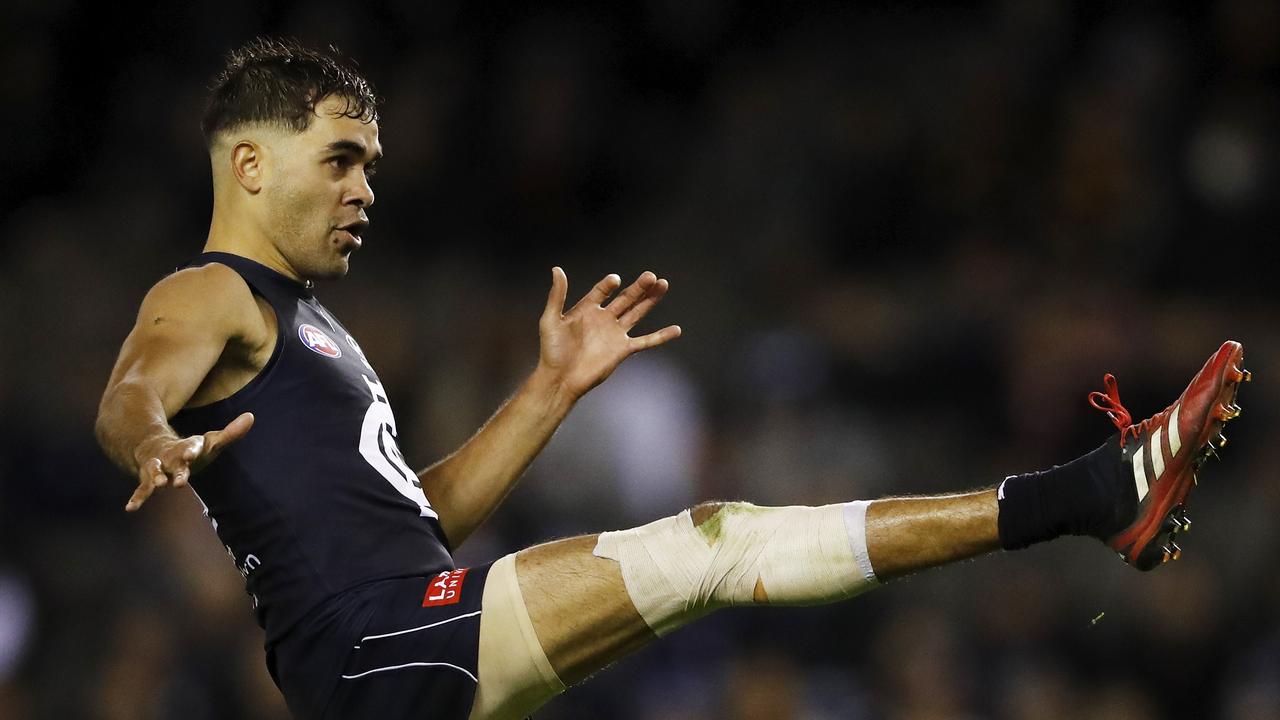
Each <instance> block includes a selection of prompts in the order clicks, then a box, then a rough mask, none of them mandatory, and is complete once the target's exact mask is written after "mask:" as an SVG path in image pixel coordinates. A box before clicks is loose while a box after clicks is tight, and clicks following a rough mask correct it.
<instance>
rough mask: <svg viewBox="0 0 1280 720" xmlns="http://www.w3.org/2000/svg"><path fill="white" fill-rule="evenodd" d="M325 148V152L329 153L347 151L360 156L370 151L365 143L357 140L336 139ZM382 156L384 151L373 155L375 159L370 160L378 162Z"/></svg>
mask: <svg viewBox="0 0 1280 720" xmlns="http://www.w3.org/2000/svg"><path fill="white" fill-rule="evenodd" d="M324 149H325V152H327V153H332V152H346V153H351V154H352V155H357V156H359V157H364V155H365V153H366V152H368V149H367V148H365V146H364V143H360V142H356V141H355V140H334V141H333V142H331V143H329V144H328V145H326V146H325V148H324ZM381 157H382V153H378V154H376V155H374V156H373V159H372V160H370V162H377V161H378V159H379V158H381Z"/></svg>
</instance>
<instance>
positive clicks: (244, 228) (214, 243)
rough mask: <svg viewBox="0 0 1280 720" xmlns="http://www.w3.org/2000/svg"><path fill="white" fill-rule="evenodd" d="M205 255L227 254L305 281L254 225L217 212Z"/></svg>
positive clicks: (206, 240)
mask: <svg viewBox="0 0 1280 720" xmlns="http://www.w3.org/2000/svg"><path fill="white" fill-rule="evenodd" d="M204 252H224V253H230V254H232V255H239V256H241V257H245V258H249V259H250V260H253V261H254V262H256V263H259V264H261V265H265V266H267V267H269V268H271V269H272V270H275V271H276V272H278V273H280V274H281V275H284V276H285V277H288V278H292V279H294V280H297V281H298V282H303V280H304V278H303V277H302V276H300V275H299V274H298V272H297V271H296V270H294V269H293V267H292V266H291V265H290V264H289V261H288V260H286V259H285V257H284V255H282V254H281V253H280V250H279V249H277V248H276V246H275V244H273V243H272V242H271V241H270V240H268V239H267V238H266V237H264V236H262V235H261V234H260V233H258V232H255V231H254V230H253V223H250V222H243V221H236V220H231V219H228V218H226V217H224V216H223V215H222V214H220V213H218V212H217V209H216V208H215V210H214V214H213V220H212V221H211V222H210V223H209V236H208V237H207V238H206V239H205V243H204Z"/></svg>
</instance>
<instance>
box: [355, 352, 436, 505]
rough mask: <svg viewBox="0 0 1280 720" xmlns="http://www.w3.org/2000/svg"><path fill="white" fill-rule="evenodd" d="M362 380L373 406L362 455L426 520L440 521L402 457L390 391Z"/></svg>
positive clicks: (366, 420) (367, 416) (364, 427)
mask: <svg viewBox="0 0 1280 720" xmlns="http://www.w3.org/2000/svg"><path fill="white" fill-rule="evenodd" d="M361 377H364V381H365V384H367V385H368V386H369V392H370V393H372V395H373V402H372V403H370V404H369V409H368V410H367V411H365V414H364V425H362V426H361V428H360V455H361V456H363V457H364V459H365V462H367V463H369V464H370V465H372V466H373V469H374V470H377V471H378V474H379V475H381V476H382V477H384V478H386V479H387V482H389V483H391V487H393V488H395V489H396V490H397V491H398V492H399V493H400V494H401V495H403V496H405V497H407V498H409V499H410V500H412V501H413V503H414V504H416V505H417V506H418V509H419V510H420V511H421V514H422V517H430V518H438V517H439V516H438V515H436V511H435V510H432V509H431V503H429V502H427V496H426V495H424V494H423V492H422V483H421V482H419V481H418V475H417V473H415V472H413V471H412V470H410V469H409V466H408V465H406V464H405V462H404V456H403V455H401V454H400V446H398V445H397V444H396V417H395V415H394V414H392V412H391V403H389V402H388V401H387V392H386V390H384V389H383V388H382V383H380V382H378V381H377V380H370V379H369V378H368V376H363V375H362V376H361Z"/></svg>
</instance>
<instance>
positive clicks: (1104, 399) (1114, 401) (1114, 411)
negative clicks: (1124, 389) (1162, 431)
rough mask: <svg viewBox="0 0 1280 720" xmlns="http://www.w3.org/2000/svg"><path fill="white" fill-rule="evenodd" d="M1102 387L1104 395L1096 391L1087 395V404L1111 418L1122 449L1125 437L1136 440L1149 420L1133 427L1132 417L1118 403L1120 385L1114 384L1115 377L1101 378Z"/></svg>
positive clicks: (1108, 374) (1122, 405) (1106, 376)
mask: <svg viewBox="0 0 1280 720" xmlns="http://www.w3.org/2000/svg"><path fill="white" fill-rule="evenodd" d="M1102 386H1103V387H1104V388H1106V390H1107V391H1106V392H1105V393H1100V392H1098V391H1097V390H1094V391H1093V392H1091V393H1089V404H1090V405H1092V406H1093V407H1094V408H1096V409H1098V410H1101V411H1102V412H1104V413H1106V414H1107V417H1109V418H1111V422H1112V423H1114V424H1115V426H1116V428H1117V429H1119V430H1120V447H1124V441H1125V436H1126V435H1128V434H1132V435H1133V438H1134V439H1135V440H1136V439H1138V435H1140V434H1141V433H1142V431H1143V429H1144V428H1146V426H1147V423H1149V422H1150V421H1151V419H1150V418H1148V419H1146V420H1143V421H1142V422H1141V423H1139V424H1137V425H1134V424H1133V416H1132V415H1130V414H1129V411H1128V410H1127V409H1126V408H1125V406H1124V404H1123V403H1121V402H1120V383H1118V382H1116V376H1115V375H1112V374H1111V373H1107V374H1106V375H1104V376H1103V377H1102Z"/></svg>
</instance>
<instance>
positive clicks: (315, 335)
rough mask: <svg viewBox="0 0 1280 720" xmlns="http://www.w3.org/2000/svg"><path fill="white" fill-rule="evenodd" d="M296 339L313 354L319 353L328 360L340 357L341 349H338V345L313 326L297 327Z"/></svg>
mask: <svg viewBox="0 0 1280 720" xmlns="http://www.w3.org/2000/svg"><path fill="white" fill-rule="evenodd" d="M298 339H299V340H301V341H302V344H303V345H306V346H307V348H308V349H309V350H311V351H312V352H314V353H319V354H320V355H323V356H325V357H328V358H340V357H342V348H340V347H338V343H336V342H334V341H333V340H331V339H330V338H329V336H328V335H325V334H324V333H322V332H320V328H318V327H316V326H315V325H299V326H298Z"/></svg>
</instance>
